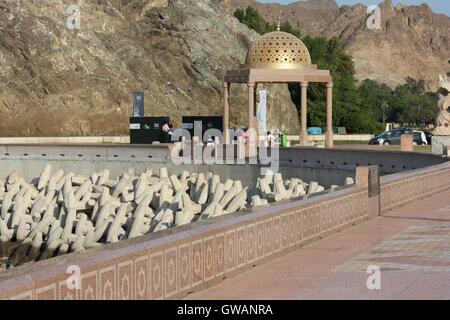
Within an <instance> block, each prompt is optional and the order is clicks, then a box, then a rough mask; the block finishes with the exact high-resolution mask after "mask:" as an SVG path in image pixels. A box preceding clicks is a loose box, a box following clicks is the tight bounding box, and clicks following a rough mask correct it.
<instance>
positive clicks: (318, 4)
mask: <svg viewBox="0 0 450 320" xmlns="http://www.w3.org/2000/svg"><path fill="white" fill-rule="evenodd" d="M213 1H214V2H215V3H216V4H217V5H218V6H219V7H220V8H221V9H222V10H224V11H225V12H226V13H228V14H231V15H233V13H234V11H235V10H236V8H244V9H245V8H247V7H248V6H251V7H253V8H256V9H257V10H258V11H259V12H260V13H261V14H262V15H263V16H264V17H265V18H266V20H267V21H272V22H273V21H277V19H280V20H281V21H289V22H290V23H291V24H292V25H294V26H296V27H299V28H301V29H302V30H304V31H305V32H306V33H307V34H312V35H320V34H321V33H322V31H323V29H324V26H326V25H327V24H328V23H330V22H331V21H333V20H334V19H336V16H337V12H338V10H339V6H338V5H337V3H336V1H335V0H304V1H297V2H293V3H291V4H287V5H282V4H278V3H261V2H258V1H256V0H213Z"/></svg>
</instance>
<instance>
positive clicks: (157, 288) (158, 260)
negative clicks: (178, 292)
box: [150, 251, 165, 300]
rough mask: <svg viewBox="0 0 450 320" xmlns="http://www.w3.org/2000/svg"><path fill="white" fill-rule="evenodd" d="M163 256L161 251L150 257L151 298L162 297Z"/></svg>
mask: <svg viewBox="0 0 450 320" xmlns="http://www.w3.org/2000/svg"><path fill="white" fill-rule="evenodd" d="M163 264H164V256H163V252H162V251H161V252H158V253H155V254H153V255H152V256H151V258H150V281H151V288H152V289H151V291H150V292H151V298H152V299H153V300H157V299H162V298H164V278H165V277H164V275H163V272H164V265H163Z"/></svg>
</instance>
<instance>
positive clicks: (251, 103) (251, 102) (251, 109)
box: [247, 82, 256, 130]
mask: <svg viewBox="0 0 450 320" xmlns="http://www.w3.org/2000/svg"><path fill="white" fill-rule="evenodd" d="M247 86H248V128H249V129H253V130H256V121H255V120H256V119H255V83H254V82H249V83H248V84H247Z"/></svg>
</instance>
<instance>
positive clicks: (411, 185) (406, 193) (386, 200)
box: [380, 164, 450, 213]
mask: <svg viewBox="0 0 450 320" xmlns="http://www.w3.org/2000/svg"><path fill="white" fill-rule="evenodd" d="M422 171H428V172H425V173H422ZM383 180H388V181H386V182H384V183H383ZM389 180H391V181H389ZM381 182H382V183H381V190H380V198H381V200H380V201H381V213H385V212H387V211H389V210H393V209H395V208H398V207H399V206H402V205H404V204H407V203H409V202H411V201H414V200H417V199H420V198H424V197H427V196H430V195H432V194H434V193H436V192H439V191H442V190H445V189H448V188H450V167H449V165H448V164H443V165H440V166H435V167H432V170H420V171H418V172H417V174H415V175H411V173H405V174H398V175H395V179H391V177H389V176H387V177H383V178H382V181H381Z"/></svg>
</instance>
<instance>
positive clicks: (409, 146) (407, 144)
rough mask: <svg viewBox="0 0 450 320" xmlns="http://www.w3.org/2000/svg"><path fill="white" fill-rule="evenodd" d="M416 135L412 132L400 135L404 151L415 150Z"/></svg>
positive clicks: (401, 147) (401, 146)
mask: <svg viewBox="0 0 450 320" xmlns="http://www.w3.org/2000/svg"><path fill="white" fill-rule="evenodd" d="M413 142H414V137H413V136H412V134H404V135H402V136H401V137H400V150H401V151H404V152H413V151H414V145H413Z"/></svg>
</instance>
